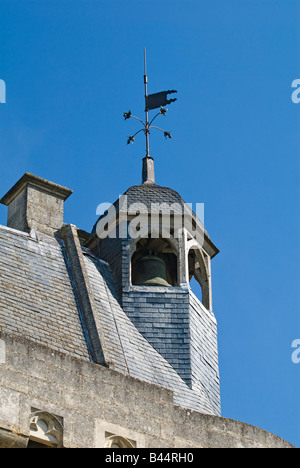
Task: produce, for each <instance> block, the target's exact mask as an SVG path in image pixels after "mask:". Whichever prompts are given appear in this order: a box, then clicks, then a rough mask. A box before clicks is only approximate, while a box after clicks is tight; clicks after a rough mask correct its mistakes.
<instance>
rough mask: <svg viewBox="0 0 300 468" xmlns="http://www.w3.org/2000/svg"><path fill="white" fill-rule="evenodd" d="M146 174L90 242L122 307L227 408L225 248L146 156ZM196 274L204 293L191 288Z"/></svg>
mask: <svg viewBox="0 0 300 468" xmlns="http://www.w3.org/2000/svg"><path fill="white" fill-rule="evenodd" d="M149 173H150V176H151V177H149ZM142 174H143V176H142V184H141V185H136V186H132V187H130V188H129V189H128V190H127V191H126V192H125V193H124V195H123V196H122V197H120V198H119V199H118V200H117V201H116V202H115V203H114V204H113V205H112V207H111V208H110V209H109V210H108V212H106V213H105V214H104V215H103V216H102V217H100V219H99V221H98V222H97V223H96V225H95V226H94V229H93V232H92V235H91V237H90V239H89V240H88V241H87V243H86V247H87V248H89V249H90V250H91V251H92V252H93V253H94V254H95V255H96V256H97V257H98V258H102V259H103V260H105V261H107V262H108V263H109V265H110V267H111V269H112V272H113V276H114V280H115V284H116V288H117V291H118V297H119V301H120V304H121V306H122V308H123V310H124V311H125V312H126V314H127V316H128V317H129V318H130V320H131V321H132V322H133V324H134V325H135V326H136V327H137V329H138V330H139V331H140V333H141V334H142V335H143V336H144V337H145V338H146V339H147V341H148V342H149V343H150V344H151V345H152V346H153V347H154V348H155V349H156V350H157V351H158V352H159V354H160V355H161V356H163V357H164V358H165V359H166V360H167V361H168V362H169V364H171V366H172V367H173V368H174V369H175V371H176V372H177V373H178V374H179V376H180V377H181V378H182V380H183V381H184V382H185V383H186V384H187V385H188V386H189V388H190V389H191V390H192V392H194V393H195V394H197V395H198V396H200V400H201V403H200V409H202V410H203V411H204V412H209V413H212V414H220V388H219V370H218V346H217V322H216V318H215V316H214V313H213V310H212V286H211V260H212V258H213V257H214V256H215V255H216V254H217V253H218V249H217V248H216V246H215V245H214V244H213V242H212V241H211V239H210V237H209V235H208V233H207V231H206V230H205V228H204V226H203V224H202V223H201V221H200V219H199V218H198V217H197V216H196V215H195V214H194V213H193V211H192V210H191V208H190V206H189V205H188V204H186V203H185V202H184V201H183V199H182V198H181V196H180V195H179V194H178V193H177V192H176V191H174V190H173V189H171V188H167V187H161V186H159V185H157V184H156V183H155V178H154V162H153V159H152V158H151V161H150V165H149V158H147V157H146V158H145V159H144V161H143V171H142ZM150 180H151V181H150ZM162 200H163V202H162ZM192 278H195V279H196V281H198V282H199V284H200V286H201V289H202V297H201V298H198V297H196V295H195V294H194V293H193V291H192V288H191V286H190V280H191V279H192ZM197 408H198V409H199V403H198V404H197Z"/></svg>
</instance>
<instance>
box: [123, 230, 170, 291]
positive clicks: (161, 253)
mask: <svg viewBox="0 0 300 468" xmlns="http://www.w3.org/2000/svg"><path fill="white" fill-rule="evenodd" d="M177 270H178V261H177V253H176V251H175V248H174V247H173V246H172V244H171V242H169V240H168V239H165V238H162V237H158V238H155V239H153V238H151V236H150V234H149V236H148V238H143V239H140V240H139V241H138V242H137V243H136V244H135V251H134V253H133V255H132V257H131V283H132V285H133V286H149V287H151V286H163V287H172V286H177V284H178V271H177Z"/></svg>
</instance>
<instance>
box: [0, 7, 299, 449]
mask: <svg viewBox="0 0 300 468" xmlns="http://www.w3.org/2000/svg"><path fill="white" fill-rule="evenodd" d="M299 15H300V5H299V1H298V0H286V1H283V0H227V1H226V2H225V1H220V0H210V1H208V0H207V1H203V0H185V1H178V0H172V1H171V0H160V1H157V0H152V1H151V2H146V1H144V0H127V1H126V2H125V1H123V0H122V1H120V0H111V1H104V0H97V1H96V0H94V1H93V0H84V1H83V0H59V1H56V0H51V1H47V0H44V1H30V0H27V1H26V0H24V1H21V0H7V1H5V0H0V79H2V80H5V82H6V87H7V102H6V104H0V169H1V172H0V173H1V177H0V194H2V195H4V194H5V193H6V192H7V190H8V189H9V188H10V187H11V186H12V185H13V184H14V183H15V182H16V181H17V180H18V179H19V178H20V177H21V176H22V175H23V174H24V173H25V172H31V173H34V174H36V175H38V176H40V177H44V178H46V179H48V180H51V181H53V182H56V183H59V184H62V185H65V186H67V187H69V188H72V189H73V190H74V194H73V195H72V197H71V198H70V199H69V200H68V201H67V203H66V208H65V221H66V222H70V223H72V224H76V225H77V226H78V227H80V228H82V229H85V230H87V231H89V230H90V229H91V228H92V226H93V225H94V222H95V220H96V207H97V205H98V204H99V203H103V202H113V201H114V200H115V199H116V198H118V196H119V194H121V193H124V191H125V190H126V189H127V188H128V187H130V186H131V185H135V184H139V183H140V182H141V166H142V163H141V160H142V157H143V156H144V154H145V142H144V139H143V136H142V135H139V137H137V139H136V141H135V143H134V144H133V145H130V146H127V144H126V140H127V137H128V136H129V135H130V134H132V133H134V132H135V131H137V130H138V128H139V127H138V125H137V124H138V123H137V122H136V121H133V120H129V121H126V122H125V121H124V119H123V117H122V115H123V112H125V111H128V110H129V109H130V110H131V111H132V112H133V113H134V114H135V115H138V116H141V117H142V116H143V108H144V101H143V99H144V97H143V93H144V89H143V50H144V47H146V48H147V64H148V75H149V85H148V90H149V93H154V92H158V91H162V90H165V89H177V90H178V95H177V96H176V97H177V98H178V101H177V102H176V103H173V104H171V105H170V106H168V109H169V111H168V114H167V117H161V120H160V122H159V123H158V125H161V126H163V128H165V129H166V130H169V131H170V132H171V134H172V136H173V138H172V140H165V139H164V137H163V135H161V134H160V133H159V132H157V133H155V132H153V133H152V134H151V143H150V152H151V155H152V156H153V157H154V159H155V169H156V181H157V183H158V184H160V185H163V186H168V187H172V188H174V189H175V190H177V191H178V192H179V193H180V194H181V196H182V197H183V199H184V200H185V201H186V202H187V203H202V202H203V203H204V204H205V224H206V228H207V230H208V232H209V234H210V236H211V238H212V240H213V241H214V243H215V244H216V245H217V246H218V248H219V249H220V254H219V255H218V256H217V257H216V258H215V259H214V261H213V265H212V275H213V278H212V279H213V305H214V312H215V315H216V317H217V320H218V326H219V356H220V374H221V397H222V414H223V416H225V417H229V418H232V419H238V420H240V421H244V422H247V423H249V424H253V425H255V426H259V427H262V428H263V429H266V430H268V431H271V432H274V433H275V434H277V435H279V436H281V437H283V438H285V439H287V440H288V441H290V442H291V443H294V444H295V445H297V446H298V447H300V399H299V387H300V364H298V365H296V364H293V363H292V360H291V354H292V348H291V343H292V341H293V340H295V339H300V326H299V325H300V323H299V322H300V317H299V310H300V308H299V306H300V294H299V284H300V282H299V280H300V274H299V261H300V249H299V234H300V229H299V227H300V226H299V205H300V192H299V169H300V167H299V149H300V139H299V133H300V125H299V124H300V103H299V104H294V103H292V100H291V93H292V88H291V83H292V81H293V80H294V79H300V62H299V49H300V42H299V38H300V34H299V33H300V23H299V19H300V17H299ZM0 223H1V224H6V208H5V207H1V208H0Z"/></svg>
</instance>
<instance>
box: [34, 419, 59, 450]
mask: <svg viewBox="0 0 300 468" xmlns="http://www.w3.org/2000/svg"><path fill="white" fill-rule="evenodd" d="M62 443H63V427H62V424H61V423H60V421H59V420H58V419H57V418H56V417H55V416H54V415H52V414H50V413H47V412H45V411H34V412H33V413H32V414H31V417H30V436H29V443H28V448H61V447H62Z"/></svg>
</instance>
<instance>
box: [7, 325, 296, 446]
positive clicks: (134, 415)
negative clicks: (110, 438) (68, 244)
mask: <svg viewBox="0 0 300 468" xmlns="http://www.w3.org/2000/svg"><path fill="white" fill-rule="evenodd" d="M0 339H2V340H4V341H5V343H6V348H7V353H8V356H9V359H8V360H7V361H6V363H5V364H2V365H1V366H0V375H4V372H5V378H4V379H1V380H0V402H1V403H0V447H1V448H9V447H25V446H26V445H27V442H28V438H29V420H30V413H31V412H32V409H39V410H41V411H46V412H50V413H52V414H54V415H56V416H57V417H59V418H60V419H61V420H62V421H63V430H64V437H63V439H64V442H63V445H64V447H79V448H80V447H89V448H93V447H103V441H104V439H105V432H106V431H108V432H109V431H115V432H117V433H118V434H119V435H124V436H125V437H126V436H127V437H129V438H131V439H134V440H136V441H137V447H148V448H160V447H166V448H168V447H169V448H172V447H175V448H176V447H177V448H191V447H216V448H219V447H221V448H224V447H230V448H243V447H245V448H248V447H250V448H254V447H267V448H268V447H269V448H290V447H292V446H291V445H290V444H288V443H287V442H286V441H284V440H282V439H280V438H279V437H276V436H275V435H273V434H270V433H267V432H265V431H263V430H262V429H259V428H255V427H253V426H249V425H247V424H244V423H240V422H238V421H233V420H229V419H226V418H221V417H218V416H213V415H205V414H202V413H198V412H196V411H190V410H188V409H184V408H180V407H178V406H174V404H173V402H172V400H171V399H170V392H168V391H166V390H164V389H162V388H160V387H157V386H155V385H152V384H149V383H145V382H141V381H140V380H137V379H134V378H132V377H130V376H126V375H124V374H120V373H118V372H116V371H113V370H111V369H108V368H105V367H103V366H99V365H97V364H92V363H89V362H87V361H85V362H83V361H79V360H78V359H76V358H75V357H71V356H63V355H61V353H59V352H58V351H52V352H51V353H49V349H47V347H44V346H41V345H38V344H36V343H33V342H31V341H29V340H26V339H21V338H16V337H15V338H14V337H12V336H9V335H7V334H3V333H2V334H0ZM30 353H31V355H32V356H33V355H35V356H37V357H38V359H36V360H34V359H30V360H29V362H28V364H27V365H26V366H25V367H24V368H22V367H21V366H20V365H19V363H21V362H25V361H26V360H28V356H29V354H30ZM17 356H18V359H16V357H17ZM34 361H35V362H34ZM39 370H40V372H39ZM54 376H55V378H54ZM18 379H20V383H19V384H17V381H18ZM27 380H28V381H29V382H28V385H25V386H23V383H24V382H26V381H27ZM101 444H102V445H101Z"/></svg>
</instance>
